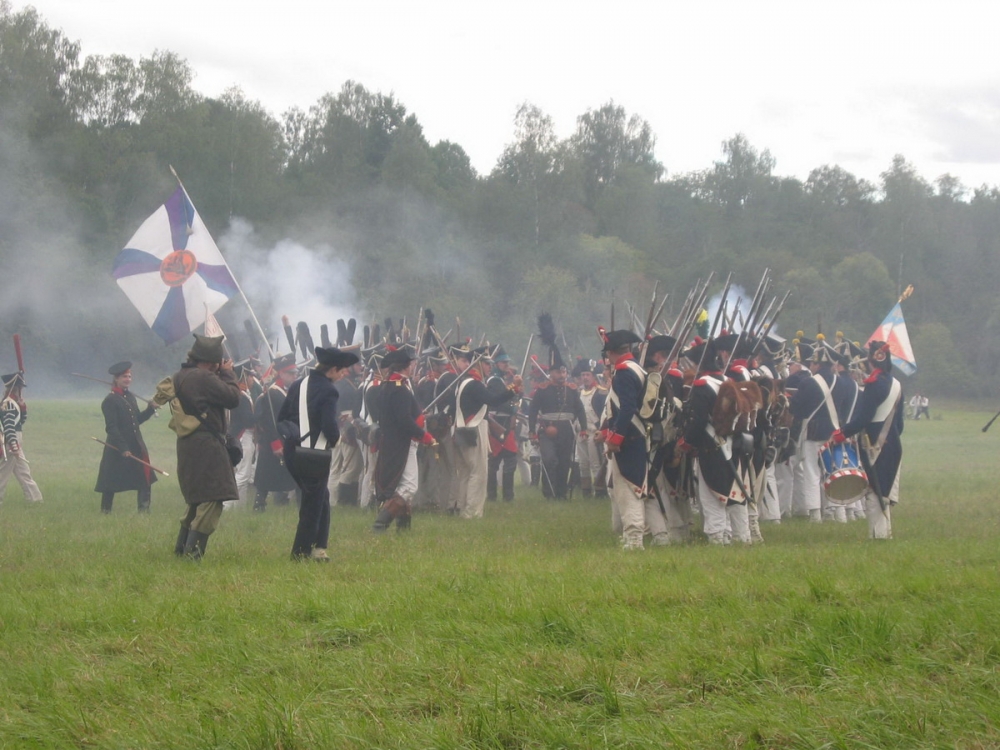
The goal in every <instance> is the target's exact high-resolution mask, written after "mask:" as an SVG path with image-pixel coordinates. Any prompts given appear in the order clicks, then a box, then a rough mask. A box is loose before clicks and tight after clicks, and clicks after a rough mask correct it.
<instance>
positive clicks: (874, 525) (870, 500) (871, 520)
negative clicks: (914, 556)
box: [864, 471, 899, 539]
mask: <svg viewBox="0 0 1000 750" xmlns="http://www.w3.org/2000/svg"><path fill="white" fill-rule="evenodd" d="M883 500H884V501H885V510H884V511H883V510H882V505H881V504H880V503H879V501H878V495H876V494H875V492H874V491H873V490H872V489H871V488H869V489H867V490H865V495H864V504H865V515H866V516H867V517H868V537H869V538H870V539H892V512H891V509H892V506H893V505H895V504H896V503H898V502H899V471H897V472H896V478H895V479H894V480H893V482H892V489H891V490H889V496H888V497H885V498H883Z"/></svg>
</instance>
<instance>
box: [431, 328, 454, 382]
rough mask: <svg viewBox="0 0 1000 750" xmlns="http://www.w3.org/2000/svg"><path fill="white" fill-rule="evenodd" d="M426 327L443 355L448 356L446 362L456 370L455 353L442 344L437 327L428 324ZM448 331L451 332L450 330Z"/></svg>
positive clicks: (442, 340)
mask: <svg viewBox="0 0 1000 750" xmlns="http://www.w3.org/2000/svg"><path fill="white" fill-rule="evenodd" d="M427 328H428V330H429V331H430V332H431V333H432V334H433V336H434V340H435V341H437V343H438V346H439V347H441V351H442V352H444V356H446V357H447V358H448V364H450V365H451V366H452V369H454V370H456V371H457V370H458V365H457V364H456V360H455V355H454V354H452V353H451V349H449V348H448V347H447V346H445V345H444V339H443V338H441V336H440V335H439V334H438V332H437V328H435V327H434V326H428V327H427ZM448 333H451V331H449V332H448ZM446 335H447V334H446Z"/></svg>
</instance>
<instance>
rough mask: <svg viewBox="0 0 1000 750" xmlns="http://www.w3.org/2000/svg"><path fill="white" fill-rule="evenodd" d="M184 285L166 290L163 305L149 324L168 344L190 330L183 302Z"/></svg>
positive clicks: (182, 336)
mask: <svg viewBox="0 0 1000 750" xmlns="http://www.w3.org/2000/svg"><path fill="white" fill-rule="evenodd" d="M183 289H184V287H183V286H175V287H172V288H171V289H170V291H169V292H167V298H166V299H165V300H163V307H161V308H160V312H159V313H158V314H157V315H156V320H154V321H153V325H152V326H151V327H152V329H153V332H154V333H155V334H156V335H157V336H159V337H160V338H161V339H163V340H164V341H166V342H167V343H168V344H172V343H174V342H175V341H179V340H180V339H182V338H184V337H185V336H186V335H187V334H188V333H190V332H191V326H189V325H188V319H187V309H186V306H185V304H184V292H183Z"/></svg>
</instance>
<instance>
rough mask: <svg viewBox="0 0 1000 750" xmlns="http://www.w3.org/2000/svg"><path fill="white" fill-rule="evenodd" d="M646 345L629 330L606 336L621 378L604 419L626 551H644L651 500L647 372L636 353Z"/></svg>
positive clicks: (613, 490)
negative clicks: (642, 414)
mask: <svg viewBox="0 0 1000 750" xmlns="http://www.w3.org/2000/svg"><path fill="white" fill-rule="evenodd" d="M641 341H642V339H641V338H639V336H637V335H636V334H635V333H633V332H632V331H628V330H618V331H610V332H609V333H607V334H605V335H604V351H605V352H606V353H607V355H608V358H609V359H610V360H611V362H612V365H613V367H614V371H615V374H614V377H613V378H612V380H611V392H610V393H609V394H608V399H607V401H606V402H605V405H604V413H603V414H602V416H601V427H602V430H601V436H602V439H603V442H604V445H605V450H606V451H607V454H608V463H609V466H610V469H611V486H610V488H609V490H610V494H611V501H612V502H613V503H614V504H615V507H616V508H617V509H618V515H619V517H620V518H621V522H622V547H623V548H624V549H626V550H640V549H642V548H643V544H642V537H643V534H644V533H645V530H646V512H645V501H646V498H647V496H648V494H649V487H648V481H647V472H648V465H649V441H648V439H647V436H646V428H645V426H644V425H643V423H642V421H641V420H640V419H639V407H640V405H641V399H642V391H643V383H644V381H645V377H646V371H645V370H643V369H642V367H641V366H640V365H639V363H638V362H637V361H636V359H635V355H634V354H633V353H632V346H633V345H634V344H638V343H640V342H641Z"/></svg>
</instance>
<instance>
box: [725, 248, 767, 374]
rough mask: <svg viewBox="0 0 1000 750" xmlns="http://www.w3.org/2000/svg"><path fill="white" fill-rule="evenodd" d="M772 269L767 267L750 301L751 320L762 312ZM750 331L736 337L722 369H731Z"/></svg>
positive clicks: (749, 313) (743, 330)
mask: <svg viewBox="0 0 1000 750" xmlns="http://www.w3.org/2000/svg"><path fill="white" fill-rule="evenodd" d="M769 273H770V270H769V269H767V268H765V269H764V274H763V275H762V276H761V278H760V283H759V284H758V285H757V291H756V292H755V293H754V297H753V302H752V303H750V311H749V312H748V313H747V317H748V318H749V319H750V320H755V319H756V316H757V315H759V314H760V308H761V306H762V303H763V301H764V293H765V289H766V282H767V277H768V274H769ZM747 334H748V331H747V329H746V328H743V329H742V330H740V334H739V336H737V337H736V343H735V344H733V350H732V351H731V352H729V356H728V357H726V362H725V364H724V365H723V367H722V371H723V372H725V371H726V370H728V369H729V363H730V362H731V361H732V359H733V356H734V355H735V354H736V350H737V349H738V348H739V346H740V343H741V342H742V341H743V340H744V339H745V338H746V337H747Z"/></svg>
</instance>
